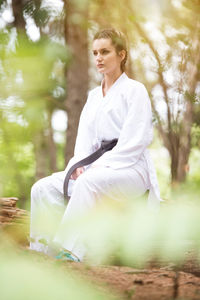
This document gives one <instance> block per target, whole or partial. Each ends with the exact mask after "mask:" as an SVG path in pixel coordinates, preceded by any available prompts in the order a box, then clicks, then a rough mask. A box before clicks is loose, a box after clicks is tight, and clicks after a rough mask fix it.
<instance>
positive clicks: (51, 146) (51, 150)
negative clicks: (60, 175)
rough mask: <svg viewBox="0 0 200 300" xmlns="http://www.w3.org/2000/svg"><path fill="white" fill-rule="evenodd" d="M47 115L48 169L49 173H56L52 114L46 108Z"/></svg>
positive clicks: (49, 109) (50, 110)
mask: <svg viewBox="0 0 200 300" xmlns="http://www.w3.org/2000/svg"><path fill="white" fill-rule="evenodd" d="M47 113H48V136H47V144H48V153H49V156H48V157H49V169H50V172H51V173H53V172H56V171H57V159H56V144H55V141H54V138H53V128H52V124H51V121H52V114H53V108H50V107H48V108H47Z"/></svg>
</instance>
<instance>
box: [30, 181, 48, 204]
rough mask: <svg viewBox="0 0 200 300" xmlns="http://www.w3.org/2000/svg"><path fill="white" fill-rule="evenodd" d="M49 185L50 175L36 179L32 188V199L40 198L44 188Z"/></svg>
mask: <svg viewBox="0 0 200 300" xmlns="http://www.w3.org/2000/svg"><path fill="white" fill-rule="evenodd" d="M47 186H48V177H44V178H42V179H39V180H38V181H36V182H35V183H34V184H33V186H32V188H31V199H35V198H38V196H39V195H41V193H42V192H43V190H44V189H46V187H47Z"/></svg>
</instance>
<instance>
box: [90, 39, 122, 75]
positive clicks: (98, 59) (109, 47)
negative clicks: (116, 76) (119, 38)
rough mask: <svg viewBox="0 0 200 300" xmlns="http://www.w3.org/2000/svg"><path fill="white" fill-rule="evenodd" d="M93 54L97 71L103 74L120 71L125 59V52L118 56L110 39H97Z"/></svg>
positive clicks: (94, 43)
mask: <svg viewBox="0 0 200 300" xmlns="http://www.w3.org/2000/svg"><path fill="white" fill-rule="evenodd" d="M93 54H94V57H95V63H96V67H97V70H98V71H99V72H100V73H102V74H108V73H113V72H116V71H120V69H121V68H120V65H121V61H122V60H123V59H124V57H125V50H122V51H120V52H119V54H117V52H116V49H115V47H114V46H113V44H112V41H111V39H110V38H108V39H103V38H102V39H97V40H94V42H93Z"/></svg>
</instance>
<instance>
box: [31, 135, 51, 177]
mask: <svg viewBox="0 0 200 300" xmlns="http://www.w3.org/2000/svg"><path fill="white" fill-rule="evenodd" d="M33 144H34V152H35V177H36V180H38V179H40V178H43V177H45V176H47V173H48V170H47V153H48V149H47V144H46V139H45V136H44V134H43V129H40V131H38V132H37V134H36V135H35V137H34V140H33Z"/></svg>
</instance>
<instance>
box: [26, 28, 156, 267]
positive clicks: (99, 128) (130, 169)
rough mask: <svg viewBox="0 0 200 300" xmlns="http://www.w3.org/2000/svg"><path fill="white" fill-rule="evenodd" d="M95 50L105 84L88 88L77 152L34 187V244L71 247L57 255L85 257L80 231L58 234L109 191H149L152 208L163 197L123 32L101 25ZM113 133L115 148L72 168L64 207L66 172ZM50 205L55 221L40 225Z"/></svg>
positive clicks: (147, 115) (145, 100) (121, 194)
mask: <svg viewBox="0 0 200 300" xmlns="http://www.w3.org/2000/svg"><path fill="white" fill-rule="evenodd" d="M93 54H94V58H95V63H96V67H97V69H98V71H99V72H100V73H101V74H103V80H102V83H101V86H99V87H96V88H95V89H93V90H91V91H90V92H89V95H88V99H87V102H86V104H85V106H84V108H83V111H82V113H81V117H80V122H79V128H78V134H77V138H76V145H75V151H74V157H73V158H72V159H71V160H70V161H69V163H68V166H67V168H66V169H65V171H64V172H58V173H54V174H52V175H51V176H49V177H46V178H43V179H41V180H39V181H38V182H37V183H36V184H35V185H34V186H33V188H32V192H31V239H32V242H31V244H30V248H31V249H33V250H36V251H42V252H45V253H48V252H49V251H50V250H49V249H50V247H49V246H48V245H49V244H50V243H51V242H52V241H53V242H54V243H57V244H58V245H60V246H61V247H62V248H63V249H66V250H67V251H63V252H61V253H60V254H59V255H58V256H57V258H62V257H66V258H68V259H71V260H75V261H79V260H82V259H83V257H84V251H85V250H84V248H82V246H81V245H80V243H79V238H78V233H77V235H76V234H74V236H73V237H72V239H70V240H69V238H65V236H64V237H63V235H62V234H60V232H61V231H62V232H63V231H64V228H66V227H65V226H66V223H67V221H68V220H69V219H70V217H73V216H76V215H78V214H83V213H84V212H87V211H89V210H90V209H91V208H92V207H94V206H95V204H96V202H97V201H99V200H100V199H101V197H102V196H105V195H108V193H109V197H113V198H114V199H115V200H116V201H117V200H120V199H123V198H125V197H128V195H130V193H131V194H132V195H134V196H135V197H136V198H137V197H139V196H142V195H143V194H144V193H145V192H146V191H147V190H149V196H148V205H149V206H150V208H157V207H158V205H159V202H160V195H159V188H158V184H157V179H156V173H155V169H154V166H153V164H152V161H151V159H150V157H149V153H148V150H147V147H148V145H149V144H150V143H151V141H152V114H151V104H150V100H149V97H148V93H147V91H146V89H145V87H144V85H143V84H142V83H140V82H137V81H135V80H132V79H130V78H128V76H127V75H126V74H125V72H124V70H125V64H126V60H127V45H126V39H125V37H124V35H123V34H122V33H120V32H118V31H116V30H114V29H105V30H101V31H100V32H98V33H97V34H96V35H95V36H94V40H93ZM114 138H116V139H118V142H117V144H116V146H115V147H114V148H113V149H112V150H110V151H107V152H106V153H104V154H103V155H102V156H101V157H100V158H98V159H97V160H96V161H95V162H93V163H92V164H90V165H88V166H86V167H79V168H77V169H76V170H75V171H74V172H73V173H72V175H71V180H70V183H69V193H70V194H71V198H70V201H69V203H68V205H67V207H66V209H65V206H64V195H63V182H64V178H65V176H66V173H67V171H68V170H69V169H70V167H71V166H72V165H73V164H75V163H76V162H78V161H80V160H81V159H83V158H84V157H87V156H88V155H90V154H91V153H93V152H95V151H96V150H97V149H98V148H99V147H100V145H101V142H102V140H112V139H114ZM49 207H51V208H52V207H53V217H54V219H55V222H54V226H53V228H50V229H49V228H48V229H47V228H41V227H40V226H38V218H39V217H41V218H42V219H43V220H44V219H45V215H44V214H46V215H47V216H48V217H49V214H50V213H51V214H52V212H51V210H49ZM63 209H64V210H65V211H64V214H63ZM55 224H57V225H58V226H59V229H58V227H57V226H55ZM44 240H45V241H46V245H44V243H43V241H44Z"/></svg>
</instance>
